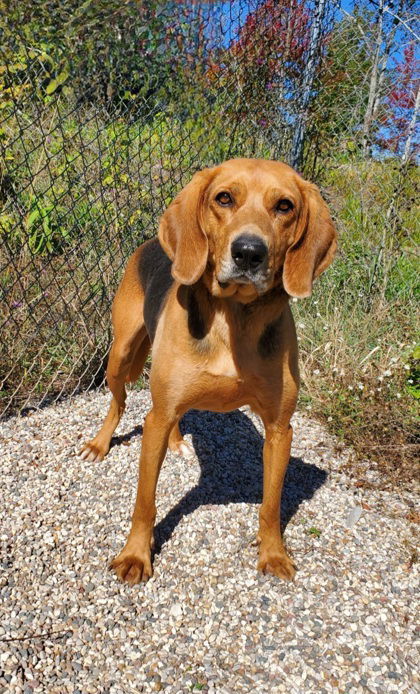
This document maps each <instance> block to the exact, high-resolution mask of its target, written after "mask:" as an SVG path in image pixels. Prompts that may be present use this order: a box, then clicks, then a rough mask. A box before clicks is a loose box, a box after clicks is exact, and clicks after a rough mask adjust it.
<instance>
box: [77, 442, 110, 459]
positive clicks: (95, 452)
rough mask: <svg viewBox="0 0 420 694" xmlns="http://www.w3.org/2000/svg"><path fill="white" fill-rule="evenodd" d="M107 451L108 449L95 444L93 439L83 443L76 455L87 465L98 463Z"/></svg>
mask: <svg viewBox="0 0 420 694" xmlns="http://www.w3.org/2000/svg"><path fill="white" fill-rule="evenodd" d="M108 451H109V448H106V447H104V446H101V445H100V444H97V443H95V439H93V441H89V442H88V443H85V445H84V446H83V448H82V450H81V451H79V454H78V455H79V457H80V458H82V460H86V461H87V462H88V463H99V462H100V461H101V460H103V459H104V458H105V456H106V454H107V453H108Z"/></svg>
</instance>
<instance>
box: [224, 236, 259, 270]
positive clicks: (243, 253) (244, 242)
mask: <svg viewBox="0 0 420 694" xmlns="http://www.w3.org/2000/svg"><path fill="white" fill-rule="evenodd" d="M230 248H231V255H232V259H233V262H234V265H235V269H236V271H237V270H239V271H240V273H243V274H244V275H246V276H248V277H249V276H252V275H255V274H257V273H258V272H259V271H260V270H262V269H263V267H264V265H266V264H267V258H268V248H267V246H266V244H265V243H264V241H263V240H262V239H260V238H259V237H258V236H251V235H249V234H241V236H238V237H237V238H236V239H235V240H234V241H233V242H232V245H231V247H230Z"/></svg>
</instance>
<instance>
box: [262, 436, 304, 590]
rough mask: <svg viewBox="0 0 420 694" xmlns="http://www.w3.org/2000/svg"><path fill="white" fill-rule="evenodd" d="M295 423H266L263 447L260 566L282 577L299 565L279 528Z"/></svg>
mask: <svg viewBox="0 0 420 694" xmlns="http://www.w3.org/2000/svg"><path fill="white" fill-rule="evenodd" d="M292 435H293V431H292V427H291V426H290V425H289V424H288V425H287V426H286V427H285V426H284V425H283V426H279V424H278V423H275V424H266V438H265V443H264V450H263V460H264V485H263V502H262V505H261V509H260V527H259V533H258V539H259V541H260V556H259V562H258V569H259V570H260V571H262V572H263V573H272V574H274V575H275V576H278V577H279V578H286V579H292V578H293V577H294V575H295V572H296V569H295V566H294V565H293V562H292V561H291V560H290V558H289V557H288V555H287V552H286V550H285V547H284V544H283V540H282V536H281V529H280V502H281V493H282V489H283V481H284V476H285V474H286V468H287V465H288V462H289V457H290V447H291V444H292Z"/></svg>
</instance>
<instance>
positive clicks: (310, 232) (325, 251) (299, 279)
mask: <svg viewBox="0 0 420 694" xmlns="http://www.w3.org/2000/svg"><path fill="white" fill-rule="evenodd" d="M299 187H300V188H301V191H302V197H303V203H304V204H303V208H302V210H301V214H300V218H299V220H298V223H297V225H296V233H295V237H294V239H293V242H292V245H291V246H290V247H289V248H288V250H287V252H286V257H285V261H284V266H283V286H284V288H285V290H286V292H287V293H288V294H289V295H290V296H295V297H298V298H303V297H305V296H310V294H311V292H312V282H313V280H314V279H315V277H318V275H320V274H321V272H324V270H326V268H327V267H328V265H329V264H330V263H331V261H332V260H333V258H334V255H335V251H336V249H337V234H336V231H335V227H334V224H333V221H332V219H331V216H330V212H329V210H328V207H327V205H326V203H325V202H324V200H323V199H322V197H321V193H320V192H319V189H318V188H317V186H315V185H313V184H312V183H307V182H306V181H303V180H302V179H300V181H299Z"/></svg>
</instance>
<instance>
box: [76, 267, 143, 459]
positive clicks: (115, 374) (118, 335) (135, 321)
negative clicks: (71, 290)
mask: <svg viewBox="0 0 420 694" xmlns="http://www.w3.org/2000/svg"><path fill="white" fill-rule="evenodd" d="M135 255H136V254H134V255H133V256H132V257H131V259H130V260H132V259H134V257H135ZM133 270H135V268H133V262H131V263H130V262H129V264H128V266H127V270H126V273H125V275H124V278H123V280H122V282H121V285H120V287H119V289H118V291H117V294H116V296H115V299H114V303H113V307H112V321H113V326H114V341H113V343H112V347H111V351H110V353H109V359H108V367H107V372H106V378H107V382H108V386H109V389H110V391H111V393H112V401H111V405H110V407H109V410H108V414H107V416H106V417H105V421H104V423H103V425H102V427H101V429H100V431H99V432H98V433H97V435H96V436H95V437H94V438H93V439H92V440H91V441H89V442H88V443H86V444H85V445H84V446H83V448H82V450H81V452H80V455H81V457H82V458H84V459H85V460H88V461H89V462H97V461H99V460H102V459H103V458H104V457H105V456H106V454H107V453H108V451H109V447H110V443H111V438H112V434H113V433H114V431H115V429H116V427H117V425H118V423H119V421H120V419H121V416H122V414H123V412H124V409H125V400H126V395H127V394H126V389H125V384H126V383H129V382H132V381H135V380H137V378H138V376H139V375H140V373H141V371H142V369H143V366H144V363H145V361H146V358H147V355H148V353H149V350H150V340H149V337H148V335H147V332H146V328H145V325H144V319H143V301H144V297H143V292H142V290H141V287H140V284H139V283H138V282H136V281H135V275H134V273H133Z"/></svg>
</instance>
